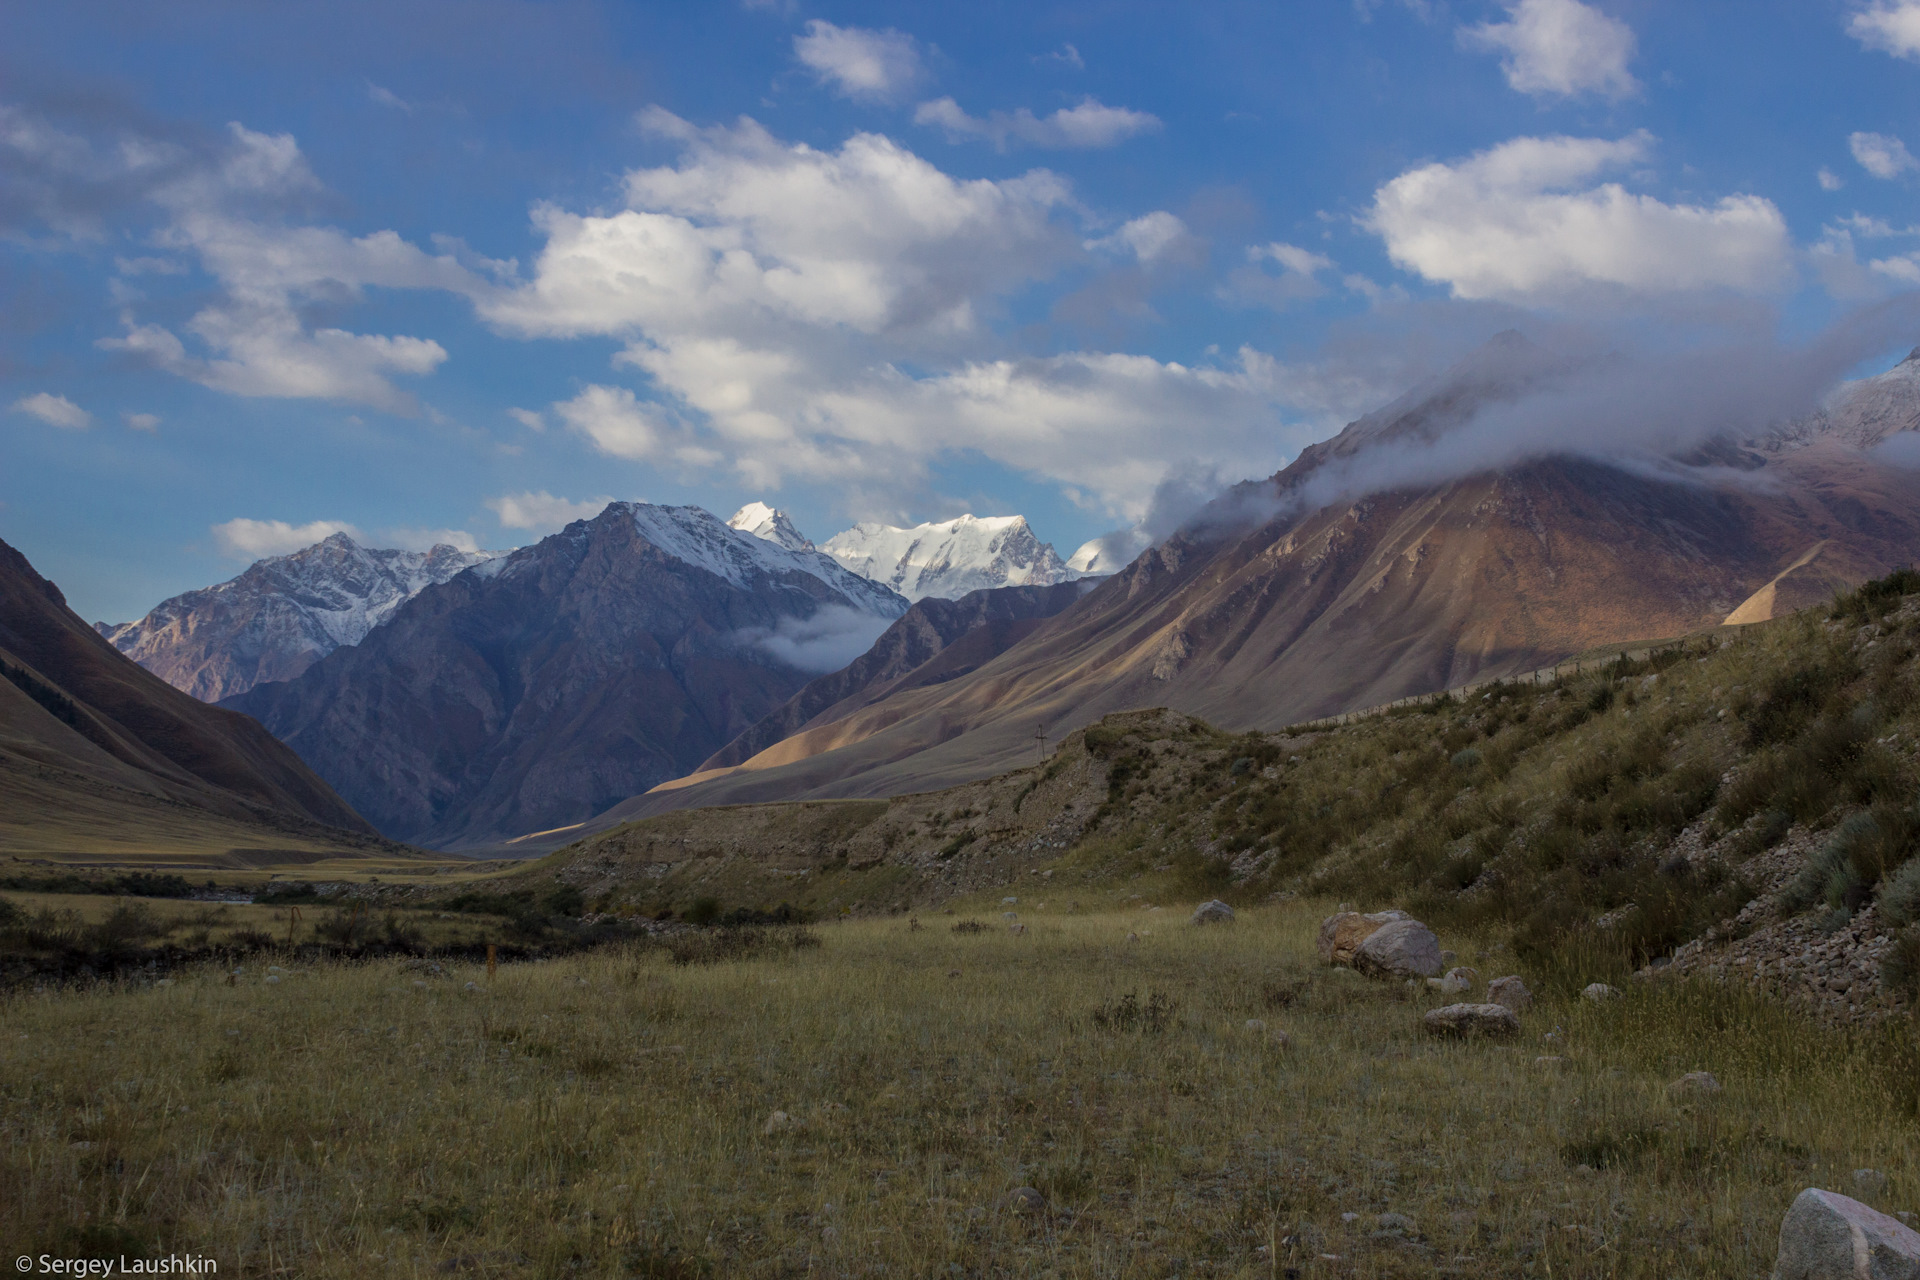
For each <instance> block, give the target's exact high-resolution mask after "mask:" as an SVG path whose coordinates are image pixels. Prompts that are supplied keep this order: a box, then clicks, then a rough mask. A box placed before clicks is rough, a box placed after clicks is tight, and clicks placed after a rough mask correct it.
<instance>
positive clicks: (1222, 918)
mask: <svg viewBox="0 0 1920 1280" xmlns="http://www.w3.org/2000/svg"><path fill="white" fill-rule="evenodd" d="M1193 923H1194V924H1232V923H1233V908H1232V907H1230V906H1228V905H1227V904H1226V903H1224V902H1222V901H1220V899H1218V898H1215V899H1214V900H1213V901H1212V902H1203V903H1201V904H1200V905H1199V906H1197V907H1195V908H1194V909H1193Z"/></svg>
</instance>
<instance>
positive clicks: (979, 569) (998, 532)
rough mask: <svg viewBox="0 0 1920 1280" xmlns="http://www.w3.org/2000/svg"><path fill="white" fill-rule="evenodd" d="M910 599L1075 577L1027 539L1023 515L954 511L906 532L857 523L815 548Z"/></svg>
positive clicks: (1045, 549)
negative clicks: (951, 515)
mask: <svg viewBox="0 0 1920 1280" xmlns="http://www.w3.org/2000/svg"><path fill="white" fill-rule="evenodd" d="M820 549H821V550H822V551H824V552H826V553H827V554H828V555H830V556H832V557H833V558H834V559H835V560H837V561H839V562H840V563H841V564H843V565H845V566H846V567H847V568H848V569H850V570H852V571H853V572H854V573H857V574H859V575H860V576H861V577H863V578H871V579H872V580H873V581H875V582H880V583H884V584H885V585H887V586H889V587H891V588H893V589H894V590H895V591H898V592H899V593H900V594H901V595H903V596H905V597H906V598H907V599H909V600H919V599H921V598H923V597H925V596H941V597H944V598H947V599H958V598H959V597H961V596H963V595H966V594H967V593H968V592H969V591H979V590H981V589H983V588H987V587H1018V586H1051V585H1053V584H1054V583H1056V582H1068V581H1071V580H1073V579H1075V578H1078V577H1080V576H1082V575H1081V574H1079V573H1076V572H1075V571H1073V570H1072V569H1070V568H1068V567H1067V565H1066V564H1065V563H1064V562H1062V561H1061V559H1060V556H1059V553H1057V552H1056V551H1054V549H1053V548H1052V547H1051V546H1050V545H1048V544H1047V543H1044V542H1042V541H1040V539H1039V538H1037V537H1035V536H1034V532H1033V530H1032V528H1030V527H1029V526H1028V524H1027V520H1026V517H1025V516H974V515H965V516H959V517H956V518H955V519H952V520H942V521H934V522H929V523H927V524H920V525H915V526H913V527H912V528H910V529H901V528H896V527H895V526H893V525H885V524H878V523H874V522H870V521H869V522H862V523H860V524H856V525H854V526H853V528H851V529H848V530H846V531H845V532H844V533H837V534H835V535H834V536H833V537H831V538H829V539H827V541H826V542H825V544H823V545H822V546H821V548H820Z"/></svg>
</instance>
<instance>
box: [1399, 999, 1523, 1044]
mask: <svg viewBox="0 0 1920 1280" xmlns="http://www.w3.org/2000/svg"><path fill="white" fill-rule="evenodd" d="M1420 1025H1421V1026H1422V1027H1423V1028H1424V1029H1425V1030H1426V1032H1427V1034H1428V1035H1433V1036H1450V1037H1454V1038H1457V1039H1472V1038H1475V1037H1489V1038H1504V1037H1506V1036H1514V1035H1518V1034H1520V1018H1519V1016H1518V1015H1517V1014H1515V1013H1514V1011H1513V1010H1511V1009H1509V1008H1507V1007H1506V1006H1505V1005H1503V1004H1450V1005H1445V1006H1443V1007H1441V1008H1438V1009H1429V1010H1427V1012H1426V1014H1425V1015H1424V1016H1423V1017H1422V1018H1421V1019H1420Z"/></svg>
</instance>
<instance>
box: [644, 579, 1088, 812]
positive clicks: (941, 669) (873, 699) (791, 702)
mask: <svg viewBox="0 0 1920 1280" xmlns="http://www.w3.org/2000/svg"><path fill="white" fill-rule="evenodd" d="M1096 585H1097V583H1096V582H1095V581H1093V580H1090V579H1088V580H1082V581H1079V582H1061V583H1055V584H1053V585H1052V586H1042V587H1035V586H1024V587H989V588H986V589H984V590H981V591H970V592H968V593H967V594H966V595H964V596H961V597H960V598H959V599H957V600H946V599H942V598H940V597H939V596H927V597H926V598H924V599H922V600H920V601H918V602H916V603H915V604H914V606H913V607H912V608H911V609H908V610H907V611H906V613H904V614H902V615H901V616H900V617H899V618H898V619H896V620H895V621H894V623H893V625H892V626H890V627H888V628H887V629H886V631H885V632H883V633H882V634H881V636H880V638H879V639H878V640H876V641H874V643H873V647H872V648H871V649H869V650H867V652H866V653H864V654H862V655H860V657H858V658H855V659H854V660H853V661H852V662H851V663H849V664H848V665H847V666H845V667H843V668H842V669H840V670H839V671H834V672H830V673H829V674H827V675H824V676H821V677H820V678H819V679H817V680H813V681H811V682H809V683H808V684H807V686H806V687H805V688H803V689H801V690H800V692H798V693H796V694H794V695H793V697H792V698H790V699H788V701H787V702H786V704H785V705H784V706H782V707H780V708H779V710H777V711H775V712H774V713H773V714H772V715H769V716H767V717H766V718H765V719H764V720H761V721H760V722H759V723H758V724H756V725H754V726H753V727H752V728H750V729H748V730H747V731H746V732H745V733H743V734H741V735H740V736H739V737H737V738H735V739H734V740H733V741H732V742H729V743H728V744H727V745H726V746H724V747H722V748H721V749H720V750H719V751H716V752H715V753H714V754H713V755H712V756H710V757H708V759H707V760H706V761H705V762H703V763H702V764H701V766H700V769H699V771H698V772H696V773H694V774H692V775H690V776H691V777H695V778H698V777H700V776H702V775H704V774H707V773H709V772H711V771H713V770H716V769H730V768H732V767H733V766H735V765H739V764H743V763H745V762H746V761H747V760H750V759H752V758H753V757H754V756H756V755H758V754H760V753H761V752H762V751H765V750H766V749H767V748H768V747H771V746H773V745H774V744H776V743H778V742H781V741H784V740H785V739H787V738H791V737H793V736H794V735H795V734H798V733H801V732H803V731H804V730H807V729H810V728H817V727H818V726H821V725H826V724H831V723H833V722H835V721H837V720H844V719H846V718H847V717H848V716H850V715H852V714H853V713H854V712H856V711H859V710H860V709H862V708H863V707H869V706H872V705H873V704H874V703H877V702H879V701H881V700H883V699H885V698H887V697H890V696H892V695H893V694H896V693H900V692H902V691H904V690H907V689H918V688H925V687H928V686H932V685H938V684H945V683H946V682H947V681H949V680H957V679H959V678H960V677H961V676H964V675H966V674H968V673H969V672H971V671H973V670H974V669H975V668H977V667H979V666H980V665H981V664H982V663H985V662H988V661H991V660H992V659H993V658H995V657H997V656H998V655H1000V654H1002V653H1004V652H1006V651H1007V650H1008V649H1009V648H1011V647H1012V646H1013V645H1015V644H1017V643H1018V642H1019V641H1021V640H1023V639H1025V638H1026V637H1027V636H1028V635H1029V634H1031V633H1032V631H1033V629H1034V628H1035V627H1037V626H1038V625H1039V624H1040V623H1041V622H1042V621H1043V620H1045V619H1047V618H1051V617H1052V616H1053V615H1054V614H1056V613H1059V612H1060V611H1061V610H1063V609H1065V608H1067V607H1068V606H1069V605H1071V604H1073V603H1074V602H1075V601H1077V600H1079V599H1080V597H1081V596H1083V595H1085V594H1086V593H1087V592H1089V591H1091V590H1092V589H1093V588H1094V587H1095V586H1096ZM667 785H673V784H667Z"/></svg>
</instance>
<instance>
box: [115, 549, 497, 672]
mask: <svg viewBox="0 0 1920 1280" xmlns="http://www.w3.org/2000/svg"><path fill="white" fill-rule="evenodd" d="M505 554H506V553H505V552H501V551H461V550H459V549H458V548H456V547H451V546H446V545H441V546H437V547H434V548H433V549H432V550H430V551H399V550H391V549H385V548H377V547H363V546H361V545H360V544H359V543H357V542H355V541H354V540H353V539H352V538H350V537H348V536H347V535H346V534H344V533H336V534H334V535H333V536H332V537H330V538H327V539H325V540H324V541H321V542H317V543H315V544H314V545H313V546H311V547H306V548H304V549H302V550H300V551H295V552H293V553H291V554H290V555H284V556H270V557H268V558H267V559H264V560H257V561H255V562H254V563H253V564H252V565H250V566H249V567H248V568H247V569H246V571H245V572H243V573H241V574H240V575H239V576H238V577H235V578H231V579H229V580H227V581H226V582H222V583H218V584H216V585H214V586H211V587H203V588H201V589H199V590H197V591H188V592H186V593H184V594H182V595H177V596H174V597H173V598H172V599H170V600H165V601H162V602H161V603H160V604H159V605H157V606H155V607H154V609H153V610H152V612H150V613H148V614H147V616H146V617H144V618H141V619H140V620H139V621H137V622H123V623H120V624H119V625H118V626H111V625H108V624H107V623H95V624H94V627H95V630H97V631H99V632H100V634H101V635H103V636H105V637H106V638H107V640H108V642H109V643H111V644H112V645H113V647H114V648H116V649H118V650H119V651H120V652H122V653H124V654H126V655H127V656H128V657H129V658H132V659H133V660H134V661H135V662H138V663H139V664H140V665H141V666H143V667H145V668H147V670H149V671H151V672H153V673H154V674H155V675H157V676H159V677H160V678H161V679H163V680H165V681H167V683H169V684H171V685H173V686H174V687H175V688H177V689H180V690H183V691H184V692H186V693H190V694H192V695H193V696H194V697H196V698H200V699H202V700H203V701H207V702H217V701H219V700H220V699H222V698H228V697H232V696H234V695H235V694H238V693H244V692H245V691H246V690H248V689H250V688H252V687H253V686H254V685H255V684H258V683H260V682H261V681H265V680H287V679H291V678H292V677H293V676H296V675H298V674H299V673H300V672H301V671H304V670H305V669H306V668H307V667H309V666H311V665H312V664H313V663H315V662H317V661H319V660H320V659H321V658H324V657H325V656H326V655H327V654H329V653H332V652H333V651H334V650H335V649H338V648H340V647H341V646H343V645H353V644H359V643H360V642H361V641H362V640H364V639H366V638H367V634H368V633H369V632H371V631H372V630H373V629H374V628H375V627H377V626H379V625H380V624H381V623H383V622H385V621H386V620H387V619H388V618H390V617H392V616H393V611H394V610H395V609H398V608H399V607H400V606H401V605H403V604H405V603H406V602H407V601H408V600H411V599H412V598H413V597H414V596H416V595H418V594H419V593H420V592H421V591H422V590H424V589H425V588H427V587H429V586H432V585H433V584H435V583H440V582H445V581H447V580H448V579H449V578H452V577H453V576H454V575H455V574H458V573H460V572H462V571H464V570H466V569H469V568H472V567H473V566H475V565H481V564H486V563H488V562H489V561H492V560H494V559H496V558H498V557H500V556H503V555H505Z"/></svg>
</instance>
